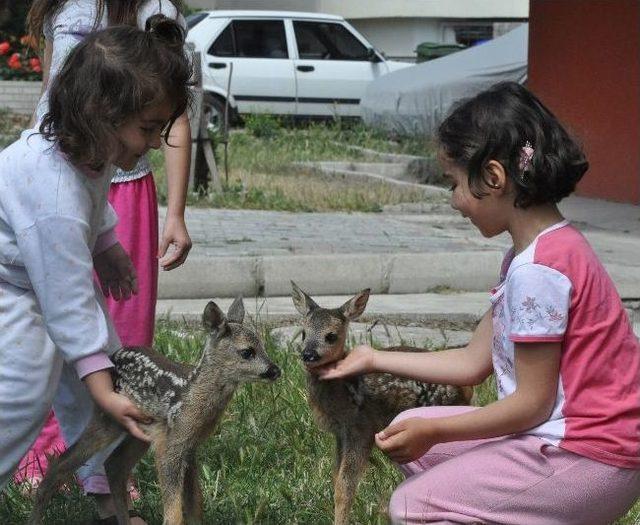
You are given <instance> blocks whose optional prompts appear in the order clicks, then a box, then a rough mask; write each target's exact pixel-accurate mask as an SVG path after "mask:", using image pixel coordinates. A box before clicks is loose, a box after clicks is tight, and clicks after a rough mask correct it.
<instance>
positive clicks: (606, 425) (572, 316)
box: [491, 221, 640, 468]
mask: <svg viewBox="0 0 640 525" xmlns="http://www.w3.org/2000/svg"><path fill="white" fill-rule="evenodd" d="M491 302H492V303H493V333H494V336H493V366H494V371H495V377H496V383H497V388H498V396H499V398H503V397H505V396H508V395H510V394H512V393H513V392H514V391H515V390H516V387H517V385H516V374H515V367H514V345H515V343H523V344H526V343H530V342H531V343H532V342H560V343H562V354H561V360H560V377H559V382H558V392H557V396H556V402H555V406H554V408H553V412H552V414H551V416H550V417H549V419H548V420H547V421H546V422H545V423H543V424H541V425H539V426H538V427H536V428H533V429H531V430H529V431H528V433H529V434H534V435H536V436H539V437H541V438H543V439H545V440H547V441H548V442H550V443H552V444H554V445H556V446H559V447H561V448H564V449H567V450H570V451H572V452H575V453H577V454H581V455H583V456H586V457H589V458H592V459H595V460H597V461H601V462H603V463H607V464H610V465H615V466H618V467H627V468H640V343H639V342H638V339H637V338H636V337H635V335H634V334H633V330H632V327H631V323H630V321H629V318H628V315H627V314H626V312H625V310H624V307H623V305H622V302H621V300H620V297H619V295H618V293H617V291H616V289H615V286H614V284H613V282H612V281H611V278H610V277H609V276H608V275H607V273H606V271H605V269H604V267H603V266H602V263H601V262H600V261H599V260H598V258H597V256H596V255H595V253H594V251H593V249H592V248H591V246H590V245H589V243H588V242H587V240H586V239H585V238H584V237H583V236H582V234H581V233H580V232H579V231H578V230H576V229H575V228H574V227H573V226H571V225H570V224H569V223H568V221H562V222H560V223H558V224H555V225H553V226H551V227H550V228H547V229H546V230H545V231H543V232H542V233H541V234H540V235H538V237H537V238H536V239H535V240H534V241H533V242H532V243H531V244H530V245H529V246H528V247H527V248H526V249H525V250H524V251H523V252H521V253H519V254H518V255H516V256H515V257H514V254H513V250H511V251H510V252H509V253H508V254H507V256H506V257H505V260H504V262H503V267H502V272H501V276H500V284H499V285H498V286H497V287H496V288H495V289H493V290H492V291H491Z"/></svg>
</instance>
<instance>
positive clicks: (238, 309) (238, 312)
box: [227, 295, 244, 324]
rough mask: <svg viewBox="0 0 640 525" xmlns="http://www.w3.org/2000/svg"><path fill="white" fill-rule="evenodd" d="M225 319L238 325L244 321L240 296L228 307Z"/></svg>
mask: <svg viewBox="0 0 640 525" xmlns="http://www.w3.org/2000/svg"><path fill="white" fill-rule="evenodd" d="M227 319H228V320H229V321H231V322H233V323H240V324H242V321H243V320H244V303H243V302H242V296H240V295H239V296H238V297H236V300H235V301H233V304H232V305H231V306H230V307H229V311H228V312H227Z"/></svg>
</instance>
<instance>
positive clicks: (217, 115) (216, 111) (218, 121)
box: [202, 93, 232, 133]
mask: <svg viewBox="0 0 640 525" xmlns="http://www.w3.org/2000/svg"><path fill="white" fill-rule="evenodd" d="M202 111H204V116H205V121H206V122H207V127H208V128H209V131H213V132H214V133H217V132H218V131H222V130H223V129H224V101H223V100H221V99H220V98H218V97H216V96H214V95H212V94H211V93H205V94H204V99H203V103H202ZM231 111H232V109H231V107H229V123H231Z"/></svg>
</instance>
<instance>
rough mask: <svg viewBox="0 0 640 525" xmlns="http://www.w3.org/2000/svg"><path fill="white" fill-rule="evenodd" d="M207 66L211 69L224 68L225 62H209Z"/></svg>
mask: <svg viewBox="0 0 640 525" xmlns="http://www.w3.org/2000/svg"><path fill="white" fill-rule="evenodd" d="M209 67H210V68H213V69H224V68H225V67H227V64H226V63H225V62H211V63H210V64H209Z"/></svg>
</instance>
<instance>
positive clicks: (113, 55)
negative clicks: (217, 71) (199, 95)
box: [40, 15, 191, 169]
mask: <svg viewBox="0 0 640 525" xmlns="http://www.w3.org/2000/svg"><path fill="white" fill-rule="evenodd" d="M152 18H153V20H151V19H150V21H149V23H148V24H147V29H148V30H147V31H140V30H139V29H136V28H134V27H131V26H114V27H109V28H107V29H104V30H102V31H97V32H95V33H92V34H90V35H88V36H87V37H86V39H85V40H84V41H83V42H81V43H80V44H79V45H78V46H76V47H75V48H74V49H73V50H72V51H71V53H70V54H69V56H68V57H67V59H66V61H65V63H64V65H63V67H62V69H61V70H60V72H59V73H58V75H57V76H56V77H55V79H54V81H53V83H52V85H51V89H50V91H49V112H48V113H47V114H46V115H45V116H44V118H43V120H42V123H41V125H40V132H41V133H42V134H43V135H44V137H45V138H46V139H48V140H51V141H55V142H56V143H57V144H58V147H59V148H60V150H61V151H62V152H64V153H65V154H66V155H68V156H69V158H70V160H71V161H72V162H73V163H74V164H77V165H83V166H88V167H90V168H92V169H102V167H103V166H104V164H105V162H106V161H107V160H108V159H109V157H110V156H111V155H112V154H113V151H114V147H115V144H116V138H115V132H116V128H117V127H119V126H120V125H122V124H123V123H125V122H126V121H127V120H129V119H131V118H133V117H135V116H136V115H138V114H139V113H140V112H142V111H143V110H144V109H145V108H147V107H149V106H151V105H153V104H156V103H159V102H161V101H163V100H166V101H168V103H169V104H171V106H172V109H173V111H172V114H171V118H170V119H169V122H168V124H167V127H166V128H165V129H164V130H163V136H164V138H165V140H166V138H167V137H168V134H169V131H170V129H171V126H172V125H173V123H174V122H175V120H176V118H178V117H179V116H180V115H181V114H183V113H184V112H185V111H186V109H187V107H188V105H189V103H190V96H191V95H190V90H189V86H190V85H191V81H190V79H191V65H190V62H189V60H188V59H187V57H186V55H185V53H184V50H183V43H184V34H183V31H182V29H181V27H180V26H179V25H178V24H176V23H175V22H174V21H173V20H170V19H168V18H166V17H164V16H162V15H156V16H155V17H152Z"/></svg>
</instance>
